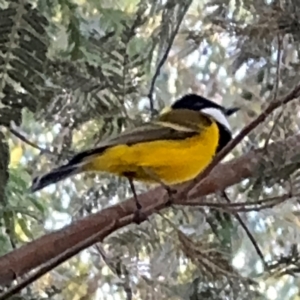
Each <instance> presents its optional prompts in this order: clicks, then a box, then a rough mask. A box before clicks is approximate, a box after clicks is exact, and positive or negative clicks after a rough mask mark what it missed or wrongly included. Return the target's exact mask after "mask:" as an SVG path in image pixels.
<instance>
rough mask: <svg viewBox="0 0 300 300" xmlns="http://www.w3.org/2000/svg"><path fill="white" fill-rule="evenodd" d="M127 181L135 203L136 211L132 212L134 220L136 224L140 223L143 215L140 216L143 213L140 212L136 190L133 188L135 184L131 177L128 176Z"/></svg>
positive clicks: (140, 207) (140, 206)
mask: <svg viewBox="0 0 300 300" xmlns="http://www.w3.org/2000/svg"><path fill="white" fill-rule="evenodd" d="M128 181H129V185H130V189H131V191H132V193H133V198H134V201H135V205H136V211H135V212H134V222H135V223H136V224H140V223H141V222H142V219H143V217H142V215H143V214H142V212H141V209H142V205H141V203H140V202H139V199H138V196H137V194H136V190H135V186H134V183H133V180H132V178H130V177H128Z"/></svg>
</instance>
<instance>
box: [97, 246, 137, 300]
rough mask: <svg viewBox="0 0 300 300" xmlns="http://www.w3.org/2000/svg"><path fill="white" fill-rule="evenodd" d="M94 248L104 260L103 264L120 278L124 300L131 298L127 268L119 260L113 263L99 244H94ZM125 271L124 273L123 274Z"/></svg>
mask: <svg viewBox="0 0 300 300" xmlns="http://www.w3.org/2000/svg"><path fill="white" fill-rule="evenodd" d="M96 249H97V250H98V252H99V254H100V256H101V257H102V259H103V261H104V262H105V264H106V265H107V267H108V268H109V269H110V270H111V271H112V273H114V274H115V275H116V276H118V278H119V279H120V280H121V282H122V283H121V286H122V287H123V289H124V292H125V294H126V300H132V295H133V292H132V289H131V287H130V280H129V276H128V275H129V274H128V271H127V269H126V268H125V267H124V265H123V264H122V262H121V260H119V261H118V264H117V265H116V264H113V263H112V262H111V261H112V259H111V258H108V257H107V255H106V253H105V250H104V249H103V247H102V246H101V245H98V244H97V245H96ZM122 267H124V269H125V272H123V275H125V280H124V279H123V278H122V276H121V275H122V273H121V271H122V269H121V268H122ZM124 273H125V274H124Z"/></svg>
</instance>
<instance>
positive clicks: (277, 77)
mask: <svg viewBox="0 0 300 300" xmlns="http://www.w3.org/2000/svg"><path fill="white" fill-rule="evenodd" d="M277 41H278V49H277V59H276V81H275V86H274V96H273V100H272V101H275V100H276V98H277V95H278V87H279V78H280V58H281V46H282V39H281V36H280V34H279V33H278V35H277ZM283 112H284V107H282V109H281V111H280V112H279V114H278V115H277V117H276V119H275V121H274V125H273V126H272V128H271V130H270V132H269V134H268V136H267V138H266V140H265V145H264V147H263V148H264V149H265V150H266V149H267V147H268V144H269V141H270V138H271V136H272V134H273V132H274V130H275V128H276V126H277V124H278V121H279V119H280V118H281V116H282V114H283Z"/></svg>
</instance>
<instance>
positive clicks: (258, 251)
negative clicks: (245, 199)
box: [222, 190, 267, 268]
mask: <svg viewBox="0 0 300 300" xmlns="http://www.w3.org/2000/svg"><path fill="white" fill-rule="evenodd" d="M222 195H223V197H224V198H225V200H226V201H227V203H231V201H230V199H229V197H228V195H227V193H226V192H225V190H224V191H223V192H222ZM234 216H235V217H236V219H237V220H238V222H239V223H240V224H241V226H242V227H243V229H244V230H245V232H246V234H247V236H248V238H249V240H250V241H251V243H252V245H253V247H254V248H255V251H256V253H257V254H258V256H259V257H260V259H261V261H262V263H263V265H264V266H265V268H267V264H266V262H265V259H264V255H263V253H262V252H261V250H260V248H259V246H258V244H257V242H256V240H255V238H254V236H253V235H252V233H251V232H250V230H249V228H248V227H247V225H246V224H245V223H244V221H243V220H242V218H241V216H240V215H239V214H238V213H237V212H235V213H234Z"/></svg>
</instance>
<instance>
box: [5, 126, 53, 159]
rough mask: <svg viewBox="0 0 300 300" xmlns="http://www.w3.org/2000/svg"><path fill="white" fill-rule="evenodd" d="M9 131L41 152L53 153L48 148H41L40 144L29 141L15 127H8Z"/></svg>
mask: <svg viewBox="0 0 300 300" xmlns="http://www.w3.org/2000/svg"><path fill="white" fill-rule="evenodd" d="M9 131H10V132H11V133H12V134H13V135H15V136H16V137H17V138H19V139H20V140H21V141H23V142H24V143H26V144H28V145H29V146H31V147H33V148H35V149H38V150H40V151H41V153H48V154H52V155H53V152H52V151H50V150H48V149H45V148H42V147H40V146H38V145H37V144H35V143H33V142H31V141H29V140H28V139H27V138H26V137H25V136H24V135H23V134H22V133H20V132H18V131H17V130H16V129H13V128H9Z"/></svg>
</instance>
